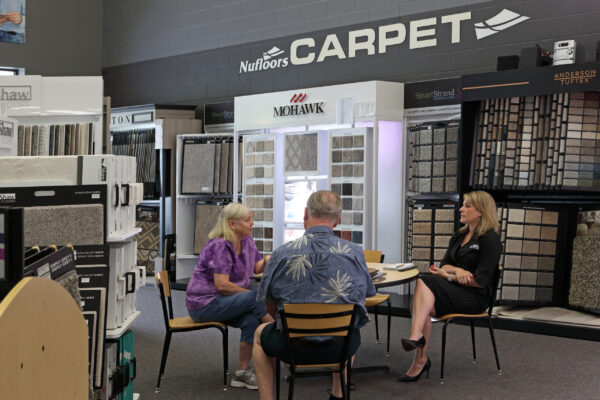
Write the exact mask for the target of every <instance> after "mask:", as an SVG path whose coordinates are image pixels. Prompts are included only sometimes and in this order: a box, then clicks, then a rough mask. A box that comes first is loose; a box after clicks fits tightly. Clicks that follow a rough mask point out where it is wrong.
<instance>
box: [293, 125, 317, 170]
mask: <svg viewBox="0 0 600 400" xmlns="http://www.w3.org/2000/svg"><path fill="white" fill-rule="evenodd" d="M317 139H318V134H316V133H309V134H304V135H287V136H286V137H285V172H299V171H316V170H317V153H318V147H317V145H318V142H317Z"/></svg>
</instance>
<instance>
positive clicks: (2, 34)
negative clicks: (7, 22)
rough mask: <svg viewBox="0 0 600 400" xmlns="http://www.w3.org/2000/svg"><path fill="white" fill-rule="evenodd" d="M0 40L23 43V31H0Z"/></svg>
mask: <svg viewBox="0 0 600 400" xmlns="http://www.w3.org/2000/svg"><path fill="white" fill-rule="evenodd" d="M0 42H9V43H25V35H24V34H23V33H17V32H11V33H8V32H6V31H0Z"/></svg>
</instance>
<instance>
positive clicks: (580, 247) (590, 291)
mask: <svg viewBox="0 0 600 400" xmlns="http://www.w3.org/2000/svg"><path fill="white" fill-rule="evenodd" d="M598 257H600V240H598V237H593V236H576V237H575V238H574V239H573V266H572V268H571V286H570V288H569V305H571V306H574V307H582V308H585V309H589V310H599V309H600V269H599V268H598Z"/></svg>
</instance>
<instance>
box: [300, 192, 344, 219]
mask: <svg viewBox="0 0 600 400" xmlns="http://www.w3.org/2000/svg"><path fill="white" fill-rule="evenodd" d="M306 207H307V208H308V216H309V217H315V218H321V219H327V220H331V221H337V220H338V218H340V216H341V215H342V199H340V196H338V195H337V194H335V193H333V192H330V191H328V190H319V191H318V192H315V193H313V194H311V195H310V197H309V198H308V202H307V204H306Z"/></svg>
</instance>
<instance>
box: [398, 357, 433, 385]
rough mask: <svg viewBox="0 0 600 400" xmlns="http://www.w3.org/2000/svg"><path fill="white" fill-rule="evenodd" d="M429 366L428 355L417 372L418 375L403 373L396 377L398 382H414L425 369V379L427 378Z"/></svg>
mask: <svg viewBox="0 0 600 400" xmlns="http://www.w3.org/2000/svg"><path fill="white" fill-rule="evenodd" d="M429 368H431V360H430V359H429V357H427V362H426V363H425V365H423V369H422V370H421V372H419V374H418V375H415V376H408V375H406V374H405V375H404V376H401V377H400V378H398V382H416V381H418V380H419V378H420V377H421V375H423V372H425V371H427V379H429Z"/></svg>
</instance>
